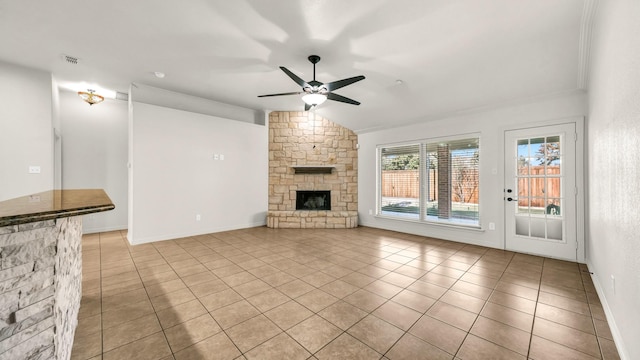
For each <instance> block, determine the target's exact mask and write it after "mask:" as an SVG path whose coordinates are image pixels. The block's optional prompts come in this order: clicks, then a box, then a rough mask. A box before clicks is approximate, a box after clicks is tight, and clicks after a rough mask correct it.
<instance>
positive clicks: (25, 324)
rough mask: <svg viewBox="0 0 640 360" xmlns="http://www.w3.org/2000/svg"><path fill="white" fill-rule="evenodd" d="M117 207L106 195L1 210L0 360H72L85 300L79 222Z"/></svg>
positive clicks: (4, 205)
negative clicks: (82, 304) (80, 311)
mask: <svg viewBox="0 0 640 360" xmlns="http://www.w3.org/2000/svg"><path fill="white" fill-rule="evenodd" d="M114 208H115V206H114V205H113V203H112V202H111V199H109V197H108V196H107V194H106V193H105V192H104V190H97V189H91V190H53V191H45V192H41V193H38V194H33V195H29V196H24V197H20V198H15V199H11V200H7V201H2V202H0V360H3V359H12V360H13V359H60V360H68V359H69V358H70V357H71V349H72V346H73V337H74V333H75V329H76V327H77V325H78V313H79V309H80V299H81V298H82V217H81V216H79V215H85V214H91V213H95V212H101V211H109V210H112V209H114Z"/></svg>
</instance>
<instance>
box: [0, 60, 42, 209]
mask: <svg viewBox="0 0 640 360" xmlns="http://www.w3.org/2000/svg"><path fill="white" fill-rule="evenodd" d="M0 79H2V80H0V201H2V200H7V199H12V198H15V197H19V196H25V195H29V194H33V193H37V192H41V191H47V190H52V189H53V151H52V150H53V131H52V124H51V110H52V104H51V96H52V95H51V88H52V86H51V75H50V74H49V73H47V72H44V71H39V70H34V69H29V68H25V67H21V66H16V65H11V64H7V63H2V62H0ZM31 165H34V166H40V169H41V173H40V174H29V173H28V169H29V166H31Z"/></svg>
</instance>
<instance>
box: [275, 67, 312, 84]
mask: <svg viewBox="0 0 640 360" xmlns="http://www.w3.org/2000/svg"><path fill="white" fill-rule="evenodd" d="M280 70H282V71H284V73H285V74H287V75H289V77H290V78H291V79H292V80H293V81H295V82H296V84H298V85H300V87H305V86H308V85H307V82H306V81H304V80H302V79H301V78H300V77H299V76H298V75H296V74H294V73H292V72H291V71H289V69H287V68H286V67H284V66H280Z"/></svg>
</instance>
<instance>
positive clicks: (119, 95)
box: [116, 91, 129, 101]
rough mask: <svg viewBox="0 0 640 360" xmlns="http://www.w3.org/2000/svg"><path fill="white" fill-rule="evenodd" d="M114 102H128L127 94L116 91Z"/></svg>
mask: <svg viewBox="0 0 640 360" xmlns="http://www.w3.org/2000/svg"><path fill="white" fill-rule="evenodd" d="M116 100H124V101H127V100H129V94H127V93H122V92H119V91H116Z"/></svg>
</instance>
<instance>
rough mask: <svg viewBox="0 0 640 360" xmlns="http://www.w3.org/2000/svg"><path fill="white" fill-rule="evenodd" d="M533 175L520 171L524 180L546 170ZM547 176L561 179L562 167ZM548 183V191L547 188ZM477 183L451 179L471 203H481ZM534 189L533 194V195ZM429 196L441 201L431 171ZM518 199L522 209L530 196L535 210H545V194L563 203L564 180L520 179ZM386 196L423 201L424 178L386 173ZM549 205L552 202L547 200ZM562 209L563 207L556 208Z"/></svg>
mask: <svg viewBox="0 0 640 360" xmlns="http://www.w3.org/2000/svg"><path fill="white" fill-rule="evenodd" d="M529 169H530V172H529V171H528V169H526V168H524V169H521V170H520V171H519V174H520V176H526V175H527V174H530V175H533V176H536V175H544V174H545V167H544V166H531V167H530V168H529ZM546 173H547V175H552V176H553V175H559V174H560V167H559V166H547V167H546ZM545 181H546V183H547V184H546V187H545ZM476 183H477V173H473V174H471V175H469V174H467V176H466V178H463V179H456V178H455V176H454V178H453V179H451V185H452V186H451V187H452V189H464V193H465V194H466V195H465V197H466V198H467V199H469V200H468V201H466V202H467V203H471V204H477V203H478V192H479V189H477V188H475V184H476ZM529 188H531V192H529ZM427 189H428V191H429V194H428V196H427V198H428V200H429V201H437V200H438V175H437V172H436V171H435V170H429V184H428V185H427ZM518 190H519V191H518V193H519V194H518V196H519V197H520V201H519V205H520V206H527V205H528V204H527V203H526V201H527V196H530V198H531V204H530V205H529V206H532V207H544V206H547V205H548V203H545V200H544V199H545V192H546V195H547V196H546V198H547V199H559V198H560V195H561V194H560V178H559V177H547V178H544V177H531V178H529V177H524V178H522V177H521V178H519V179H518ZM382 196H383V197H395V198H414V199H417V198H419V197H420V177H419V172H418V170H386V171H383V172H382ZM451 201H456V202H458V201H460V199H459V195H457V194H456V191H455V190H454V191H453V193H452V194H451ZM547 202H549V200H547ZM556 205H559V204H556Z"/></svg>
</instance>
